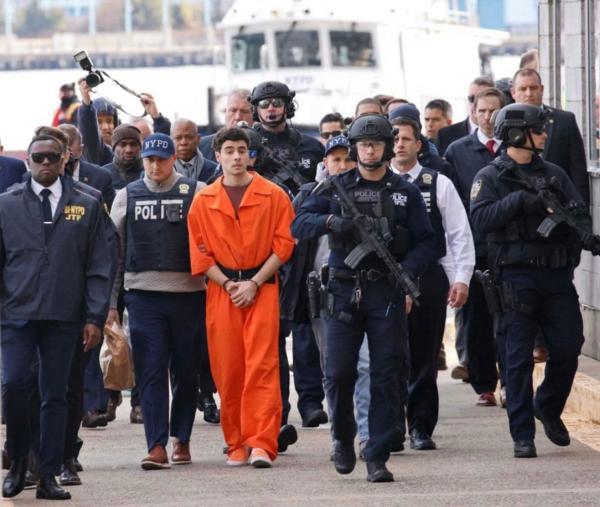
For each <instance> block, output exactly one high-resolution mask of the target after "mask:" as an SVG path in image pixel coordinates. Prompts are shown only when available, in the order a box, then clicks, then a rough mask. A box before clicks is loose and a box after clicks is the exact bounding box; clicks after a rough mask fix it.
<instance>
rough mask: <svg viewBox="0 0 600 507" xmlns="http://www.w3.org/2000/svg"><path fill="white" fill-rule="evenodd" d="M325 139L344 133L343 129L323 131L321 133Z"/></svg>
mask: <svg viewBox="0 0 600 507" xmlns="http://www.w3.org/2000/svg"><path fill="white" fill-rule="evenodd" d="M319 135H320V136H321V137H322V138H323V139H329V138H330V137H337V136H340V135H342V131H341V130H332V131H331V132H321V133H320V134H319Z"/></svg>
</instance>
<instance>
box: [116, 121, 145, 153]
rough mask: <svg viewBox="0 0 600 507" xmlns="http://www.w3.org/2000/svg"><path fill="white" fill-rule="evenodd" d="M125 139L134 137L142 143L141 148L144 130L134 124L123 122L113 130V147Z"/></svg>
mask: <svg viewBox="0 0 600 507" xmlns="http://www.w3.org/2000/svg"><path fill="white" fill-rule="evenodd" d="M123 139H133V140H134V141H136V142H137V143H138V144H139V145H140V148H141V147H142V132H141V131H140V129H139V128H137V127H136V126H134V125H130V124H129V123H123V124H122V125H119V126H118V127H117V128H116V129H115V130H114V131H113V134H112V138H111V141H112V149H113V150H114V149H115V146H116V145H117V144H119V143H120V142H121V141H123Z"/></svg>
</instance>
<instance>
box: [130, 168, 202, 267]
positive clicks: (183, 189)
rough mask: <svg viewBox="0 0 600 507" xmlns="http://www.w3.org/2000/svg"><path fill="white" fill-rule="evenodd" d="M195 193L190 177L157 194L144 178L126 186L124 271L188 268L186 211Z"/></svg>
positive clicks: (194, 185) (194, 186)
mask: <svg viewBox="0 0 600 507" xmlns="http://www.w3.org/2000/svg"><path fill="white" fill-rule="evenodd" d="M195 192H196V181H194V180H192V179H189V178H180V179H178V180H177V181H176V183H175V185H173V188H172V189H171V190H169V191H168V192H160V193H158V192H152V191H150V190H149V189H148V187H147V186H146V184H145V183H144V181H143V180H137V181H134V182H133V183H130V184H129V185H127V244H126V247H125V270H126V271H130V272H139V271H184V272H185V271H190V252H189V244H188V230H187V214H188V211H189V209H190V206H191V204H192V200H193V199H194V194H195Z"/></svg>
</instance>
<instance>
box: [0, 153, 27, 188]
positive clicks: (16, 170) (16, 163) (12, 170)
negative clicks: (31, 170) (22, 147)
mask: <svg viewBox="0 0 600 507" xmlns="http://www.w3.org/2000/svg"><path fill="white" fill-rule="evenodd" d="M26 172H27V167H26V166H25V162H23V161H22V160H19V159H18V158H13V157H4V156H2V155H0V194H1V193H2V192H5V191H6V189H7V188H9V187H11V186H12V185H14V184H15V183H21V181H22V179H23V174H25V173H26Z"/></svg>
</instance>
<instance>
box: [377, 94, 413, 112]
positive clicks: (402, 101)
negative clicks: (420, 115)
mask: <svg viewBox="0 0 600 507" xmlns="http://www.w3.org/2000/svg"><path fill="white" fill-rule="evenodd" d="M397 103H400V104H409V102H408V100H406V99H401V98H399V97H392V98H391V99H390V100H388V101H387V102H386V103H385V105H384V106H383V112H384V113H386V114H387V113H389V111H390V107H391V106H392V104H397Z"/></svg>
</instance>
